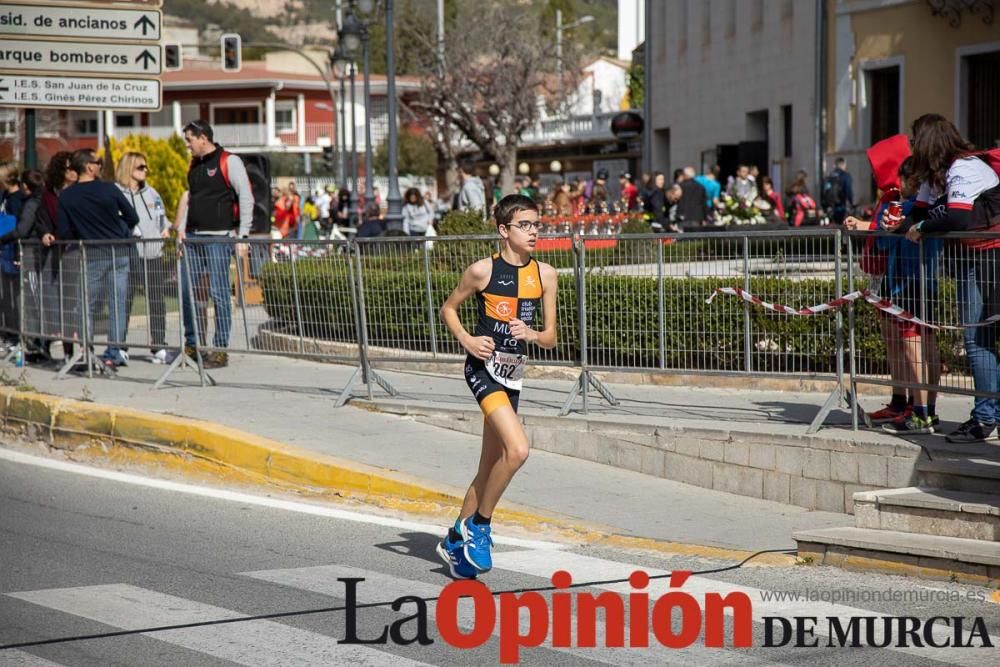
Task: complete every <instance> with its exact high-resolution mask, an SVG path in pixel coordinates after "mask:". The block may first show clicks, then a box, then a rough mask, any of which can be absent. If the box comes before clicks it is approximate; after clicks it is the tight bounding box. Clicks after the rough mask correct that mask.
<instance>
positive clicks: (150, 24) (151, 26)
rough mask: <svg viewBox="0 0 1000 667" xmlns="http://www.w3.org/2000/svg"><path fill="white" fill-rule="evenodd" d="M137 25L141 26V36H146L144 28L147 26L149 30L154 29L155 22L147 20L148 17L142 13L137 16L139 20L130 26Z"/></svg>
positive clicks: (135, 26) (136, 26)
mask: <svg viewBox="0 0 1000 667" xmlns="http://www.w3.org/2000/svg"><path fill="white" fill-rule="evenodd" d="M139 26H142V36H143V37H145V36H146V29H147V28H148V29H149V30H154V29H155V28H156V24H155V23H153V22H152V21H150V20H149V17H148V16H146V15H145V14H143V15H142V16H141V17H140V18H139V20H138V21H136V22H135V25H134V26H132V27H133V28H138V27H139Z"/></svg>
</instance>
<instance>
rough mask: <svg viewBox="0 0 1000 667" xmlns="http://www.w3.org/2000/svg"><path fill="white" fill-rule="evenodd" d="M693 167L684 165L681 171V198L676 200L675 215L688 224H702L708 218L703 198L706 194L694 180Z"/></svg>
mask: <svg viewBox="0 0 1000 667" xmlns="http://www.w3.org/2000/svg"><path fill="white" fill-rule="evenodd" d="M696 173H697V172H695V170H694V167H685V168H684V171H683V172H682V176H681V181H680V183H679V184H678V185H680V187H681V199H680V201H679V202H677V217H678V218H679V219H680V220H681V221H683V222H685V223H687V224H689V225H698V226H700V225H703V224H705V220H706V219H707V218H708V210H707V209H706V207H705V200H706V199H707V197H708V195H707V194H706V193H705V188H703V187H701V184H700V183H698V181H696V180H695V175H696Z"/></svg>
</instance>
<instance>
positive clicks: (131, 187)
mask: <svg viewBox="0 0 1000 667" xmlns="http://www.w3.org/2000/svg"><path fill="white" fill-rule="evenodd" d="M147 176H149V162H148V161H147V160H146V156H145V155H143V154H142V153H136V152H130V153H125V154H124V155H122V156H121V159H119V160H118V167H117V169H115V180H116V181H117V183H118V188H119V189H120V190H121V191H122V194H124V195H125V198H126V199H127V200H129V202H130V203H131V204H132V208H134V209H135V212H136V214H137V215H138V216H139V224H137V225H136V226H135V227H134V228H133V229H132V236H133V237H135V239H136V240H135V243H134V244H132V245H130V246H129V281H128V285H129V290H128V299H127V302H126V305H125V312H126V313H127V319H126V321H125V336H126V337H125V340H128V322H129V320H130V319H131V316H132V303H133V301H134V300H135V295H136V293H137V292H138V291H139V289H140V288H142V289H143V291H144V293H145V295H146V302H147V308H146V312H147V313H148V315H149V341H148V342H149V345H150V350H151V351H152V353H153V359H152V361H153V363H163V362H164V361H165V360H166V355H167V351H166V346H167V308H166V296H167V279H168V276H169V275H170V267H169V266H167V262H166V260H165V259H164V258H163V243H162V242H160V239H165V238H167V237H168V236H169V235H170V232H169V230H170V223H169V221H168V220H167V216H166V212H165V211H164V207H163V200H162V199H161V198H160V194H159V193H158V192H157V191H156V190H155V189H153V187H152V186H151V185H149V184H148V183H147V182H146V178H147ZM123 349H127V348H123Z"/></svg>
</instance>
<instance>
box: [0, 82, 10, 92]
mask: <svg viewBox="0 0 1000 667" xmlns="http://www.w3.org/2000/svg"><path fill="white" fill-rule="evenodd" d="M0 83H3V79H0ZM8 91H10V88H8V87H7V86H4V87H3V88H0V93H6V92H8Z"/></svg>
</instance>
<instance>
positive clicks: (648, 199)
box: [643, 171, 667, 232]
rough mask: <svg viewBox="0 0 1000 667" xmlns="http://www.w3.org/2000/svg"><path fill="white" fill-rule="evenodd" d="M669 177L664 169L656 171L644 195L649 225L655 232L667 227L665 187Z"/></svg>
mask: <svg viewBox="0 0 1000 667" xmlns="http://www.w3.org/2000/svg"><path fill="white" fill-rule="evenodd" d="M666 184H667V177H666V175H665V174H664V173H663V172H662V171H658V172H655V173H654V174H653V178H652V181H651V185H650V188H649V189H648V190H647V191H646V194H645V195H644V196H643V206H644V210H645V211H646V215H647V216H649V225H650V227H651V228H652V230H653V231H654V232H662V231H664V230H665V229H666V222H667V192H666V190H665V189H664V188H665V187H666Z"/></svg>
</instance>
